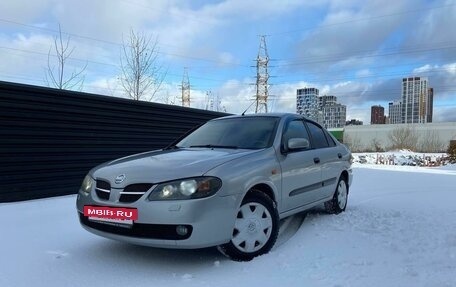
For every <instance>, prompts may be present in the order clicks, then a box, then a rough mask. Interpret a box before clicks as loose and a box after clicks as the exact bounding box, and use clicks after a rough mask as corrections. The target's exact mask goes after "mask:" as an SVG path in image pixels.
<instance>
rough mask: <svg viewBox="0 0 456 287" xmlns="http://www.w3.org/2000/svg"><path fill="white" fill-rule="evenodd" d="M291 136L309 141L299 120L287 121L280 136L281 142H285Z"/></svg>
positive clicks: (305, 130)
mask: <svg viewBox="0 0 456 287" xmlns="http://www.w3.org/2000/svg"><path fill="white" fill-rule="evenodd" d="M292 138H304V139H307V140H308V141H310V137H309V133H308V132H307V129H306V127H305V126H304V123H303V122H302V121H301V120H294V121H291V122H289V123H288V125H287V127H286V128H285V131H284V133H283V136H282V143H283V144H285V143H286V142H288V140H289V139H292Z"/></svg>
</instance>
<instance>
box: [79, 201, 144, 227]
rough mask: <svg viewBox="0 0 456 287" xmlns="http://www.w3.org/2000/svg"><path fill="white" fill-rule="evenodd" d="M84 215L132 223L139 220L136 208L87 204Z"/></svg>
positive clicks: (93, 219) (107, 220)
mask: <svg viewBox="0 0 456 287" xmlns="http://www.w3.org/2000/svg"><path fill="white" fill-rule="evenodd" d="M84 216H87V217H88V218H89V220H92V221H100V222H104V223H114V224H126V225H131V224H133V221H135V220H138V210H137V209H136V208H125V207H108V206H91V205H86V206H84Z"/></svg>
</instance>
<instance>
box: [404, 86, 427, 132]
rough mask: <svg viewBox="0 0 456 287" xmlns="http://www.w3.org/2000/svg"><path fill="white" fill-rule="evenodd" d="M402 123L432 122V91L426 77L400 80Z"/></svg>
mask: <svg viewBox="0 0 456 287" xmlns="http://www.w3.org/2000/svg"><path fill="white" fill-rule="evenodd" d="M401 99H402V106H401V109H402V111H401V116H402V119H401V122H402V123H428V122H432V108H433V103H432V102H433V90H432V89H430V88H429V81H428V78H426V77H409V78H403V79H402V98H401Z"/></svg>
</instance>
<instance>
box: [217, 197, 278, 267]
mask: <svg viewBox="0 0 456 287" xmlns="http://www.w3.org/2000/svg"><path fill="white" fill-rule="evenodd" d="M278 234H279V214H278V211H277V206H276V204H275V202H274V201H273V200H272V199H271V198H270V197H269V196H267V195H266V194H264V193H263V192H261V191H259V190H252V191H250V192H249V194H248V195H247V196H246V197H245V198H244V200H243V201H242V204H241V207H240V208H239V211H238V213H237V217H236V220H235V225H234V229H233V233H232V238H231V240H230V242H228V243H226V244H223V245H220V246H218V249H219V251H220V252H221V253H222V254H224V255H225V256H227V257H228V258H230V259H232V260H235V261H250V260H252V259H253V258H254V257H256V256H260V255H263V254H266V253H268V252H269V251H270V250H271V248H272V247H273V246H274V244H275V242H276V240H277V236H278Z"/></svg>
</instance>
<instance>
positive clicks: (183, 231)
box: [176, 225, 188, 236]
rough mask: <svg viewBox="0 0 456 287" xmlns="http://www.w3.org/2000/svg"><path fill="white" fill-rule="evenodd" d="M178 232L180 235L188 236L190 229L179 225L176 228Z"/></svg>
mask: <svg viewBox="0 0 456 287" xmlns="http://www.w3.org/2000/svg"><path fill="white" fill-rule="evenodd" d="M176 232H177V234H178V235H180V236H184V235H187V233H188V228H187V227H186V226H184V225H178V226H177V227H176Z"/></svg>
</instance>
